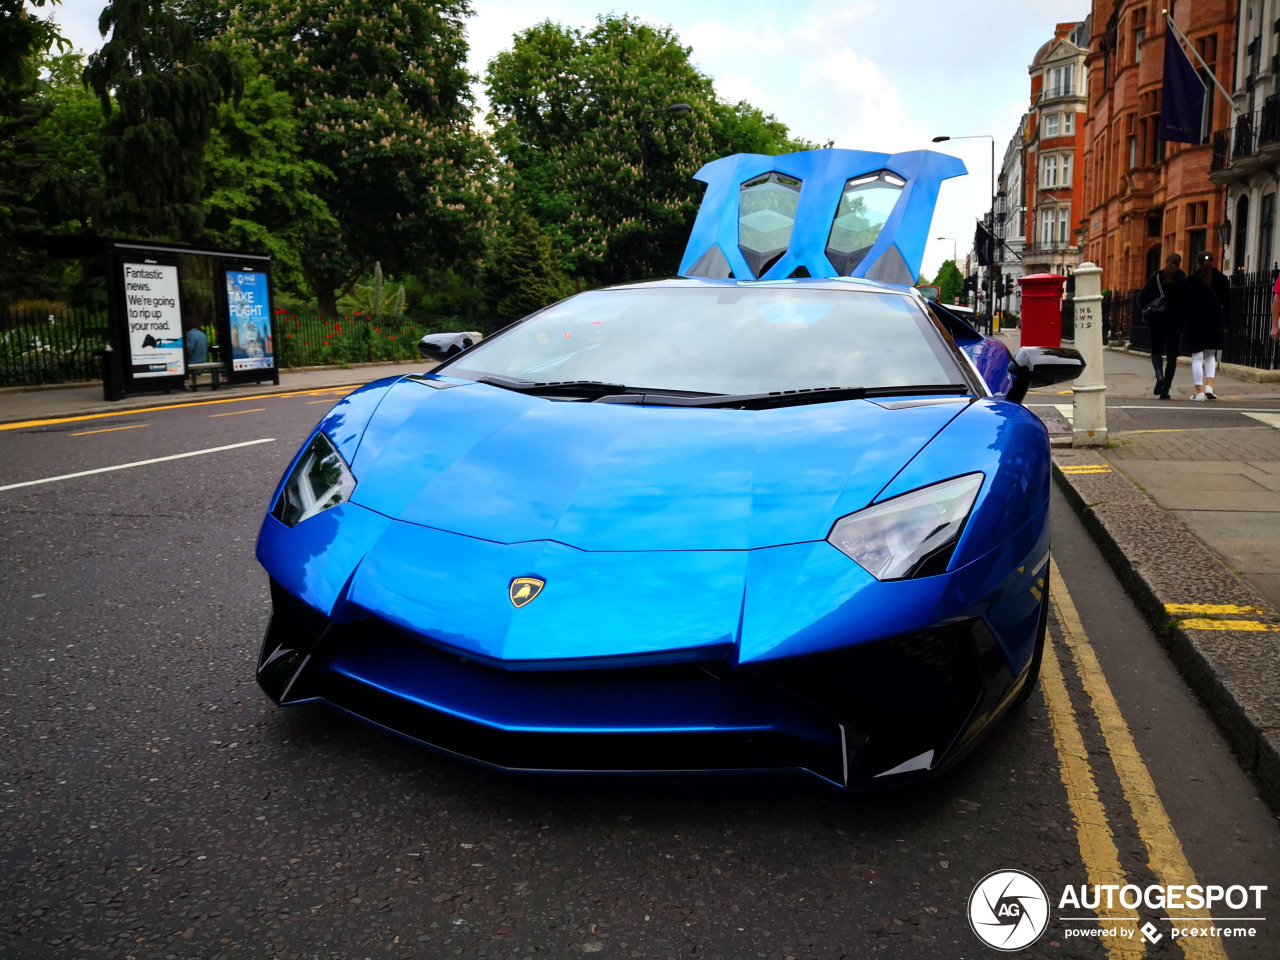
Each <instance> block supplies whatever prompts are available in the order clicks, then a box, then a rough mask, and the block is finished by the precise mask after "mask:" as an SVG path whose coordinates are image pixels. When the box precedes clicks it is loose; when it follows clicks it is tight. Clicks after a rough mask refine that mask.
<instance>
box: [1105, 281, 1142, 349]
mask: <svg viewBox="0 0 1280 960" xmlns="http://www.w3.org/2000/svg"><path fill="white" fill-rule="evenodd" d="M1140 292H1141V291H1140V290H1111V291H1108V292H1106V293H1105V294H1103V297H1102V337H1103V339H1104V340H1106V341H1108V342H1110V341H1112V340H1128V341H1129V344H1130V346H1132V347H1133V348H1134V349H1135V350H1150V349H1151V332H1150V331H1149V330H1148V329H1147V325H1146V324H1145V323H1143V322H1142V312H1141V311H1140V310H1139V309H1138V306H1137V304H1138V294H1139V293H1140Z"/></svg>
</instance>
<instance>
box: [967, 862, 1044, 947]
mask: <svg viewBox="0 0 1280 960" xmlns="http://www.w3.org/2000/svg"><path fill="white" fill-rule="evenodd" d="M969 926H971V927H972V928H973V932H974V933H975V934H977V936H978V939H979V940H981V941H982V942H983V943H985V944H986V945H987V946H989V947H995V948H996V949H997V950H1006V951H1010V952H1012V951H1015V950H1022V949H1024V948H1025V947H1029V946H1031V944H1033V943H1035V942H1036V941H1037V940H1038V939H1040V935H1041V934H1042V933H1044V931H1045V928H1046V927H1048V926H1049V895H1048V894H1047V893H1045V890H1044V887H1042V886H1040V881H1039V880H1037V879H1036V878H1035V877H1033V876H1031V875H1030V874H1028V873H1023V872H1022V871H1021V870H997V871H996V872H995V873H989V874H987V875H986V876H985V877H983V878H982V879H981V880H979V881H978V885H977V886H976V887H974V888H973V893H971V894H969Z"/></svg>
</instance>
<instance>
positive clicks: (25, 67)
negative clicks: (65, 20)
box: [0, 0, 69, 90]
mask: <svg viewBox="0 0 1280 960" xmlns="http://www.w3.org/2000/svg"><path fill="white" fill-rule="evenodd" d="M60 2H61V0H0V88H2V89H9V90H29V89H31V88H32V87H33V86H34V84H35V80H36V74H37V71H38V65H39V57H40V55H41V54H42V53H44V52H45V51H47V50H52V49H53V48H54V47H55V46H56V47H58V48H60V49H61V50H64V51H65V50H66V49H67V47H68V46H69V44H68V43H67V39H66V37H64V36H62V34H60V33H59V32H58V26H57V24H56V23H54V22H53V18H52V17H50V18H49V19H45V18H43V17H37V16H35V15H34V14H33V13H32V11H31V10H29V9H28V7H34V8H35V9H37V10H39V9H41V8H44V7H54V6H57V5H58V4H59V3H60Z"/></svg>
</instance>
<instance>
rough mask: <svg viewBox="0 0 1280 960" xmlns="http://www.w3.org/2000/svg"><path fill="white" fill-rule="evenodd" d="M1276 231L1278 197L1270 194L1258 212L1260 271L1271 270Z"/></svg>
mask: <svg viewBox="0 0 1280 960" xmlns="http://www.w3.org/2000/svg"><path fill="white" fill-rule="evenodd" d="M1275 229H1276V195H1275V194H1274V193H1268V194H1267V195H1266V196H1264V197H1263V198H1262V206H1261V208H1260V209H1259V210H1258V269H1259V270H1270V269H1271V262H1272V261H1271V251H1272V249H1273V241H1274V239H1275V237H1274V234H1275Z"/></svg>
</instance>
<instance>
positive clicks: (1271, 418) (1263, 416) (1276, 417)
mask: <svg viewBox="0 0 1280 960" xmlns="http://www.w3.org/2000/svg"><path fill="white" fill-rule="evenodd" d="M1245 416H1246V417H1253V419H1255V420H1261V421H1262V422H1263V423H1265V424H1266V425H1267V426H1268V427H1275V428H1276V429H1277V430H1280V413H1246V414H1245Z"/></svg>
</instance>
